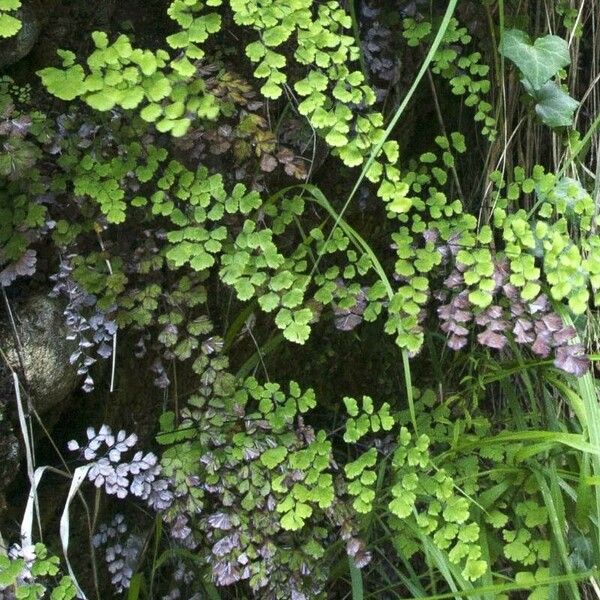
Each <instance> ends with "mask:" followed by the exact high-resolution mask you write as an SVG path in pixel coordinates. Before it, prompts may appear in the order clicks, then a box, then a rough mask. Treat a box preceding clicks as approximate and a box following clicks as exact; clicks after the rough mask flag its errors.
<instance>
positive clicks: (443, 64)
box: [402, 17, 497, 142]
mask: <svg viewBox="0 0 600 600" xmlns="http://www.w3.org/2000/svg"><path fill="white" fill-rule="evenodd" d="M402 25H403V27H404V31H403V35H404V37H405V39H406V40H407V43H408V45H409V46H419V45H420V44H421V43H423V42H431V39H432V35H431V31H432V25H431V23H430V22H429V21H418V22H417V21H416V20H415V19H412V18H407V19H404V21H403V22H402ZM470 42H471V36H470V35H469V33H468V31H467V29H466V27H462V26H460V24H459V22H458V21H457V20H456V19H455V18H454V17H453V18H452V19H450V22H449V24H448V28H447V29H446V32H445V33H444V38H443V40H442V43H441V45H440V47H439V48H438V50H437V52H436V53H435V55H434V57H433V61H432V67H431V71H432V72H433V73H435V74H436V75H440V76H441V77H443V78H444V79H446V80H447V81H448V82H449V83H450V87H451V89H452V93H453V94H455V95H456V96H465V106H469V107H473V108H474V109H475V117H474V119H475V121H476V122H480V123H481V125H482V129H481V133H482V134H483V135H484V136H485V137H486V138H487V139H488V140H489V141H490V142H493V141H494V140H495V139H496V136H497V130H496V119H495V118H494V117H493V116H492V114H491V113H492V105H491V104H490V103H489V102H488V101H487V100H485V97H486V96H487V95H488V94H489V91H490V86H491V83H490V80H489V79H488V78H487V75H488V73H489V71H490V68H489V66H488V65H485V64H482V63H481V53H479V52H472V53H470V54H467V53H463V52H461V47H463V46H464V47H466V46H467V45H468V44H469V43H470Z"/></svg>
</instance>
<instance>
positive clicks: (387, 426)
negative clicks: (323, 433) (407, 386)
mask: <svg viewBox="0 0 600 600" xmlns="http://www.w3.org/2000/svg"><path fill="white" fill-rule="evenodd" d="M344 404H345V406H346V411H347V412H348V415H349V418H348V420H347V421H346V431H345V433H344V441H345V442H347V443H353V444H355V443H356V442H358V441H359V440H360V439H361V438H363V437H364V436H366V435H368V434H370V433H373V434H376V433H379V432H380V431H391V429H392V428H393V427H394V418H393V417H392V416H391V415H390V405H389V404H388V403H387V402H385V403H383V404H382V405H381V408H380V409H379V410H377V411H376V410H375V408H374V406H373V400H372V399H371V398H369V396H363V399H362V409H359V407H358V403H357V402H356V400H355V399H354V398H344ZM376 463H377V450H376V449H375V448H370V449H369V450H367V451H366V452H364V453H363V454H361V455H360V456H359V457H358V458H357V459H356V460H354V461H353V462H349V463H347V464H346V465H345V466H344V472H345V474H346V477H347V479H348V493H349V494H350V495H351V496H354V501H353V503H352V506H353V507H354V509H355V510H356V511H357V512H359V513H369V512H371V510H372V509H373V501H374V500H375V490H374V484H375V482H376V480H377V472H376V471H375V469H374V467H375V465H376Z"/></svg>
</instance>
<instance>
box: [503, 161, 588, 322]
mask: <svg viewBox="0 0 600 600" xmlns="http://www.w3.org/2000/svg"><path fill="white" fill-rule="evenodd" d="M492 177H493V178H494V180H495V181H496V185H497V188H498V197H499V199H498V203H497V205H496V209H495V211H494V219H493V222H494V226H495V227H497V228H498V229H501V230H502V235H503V238H504V241H505V250H504V253H505V256H506V257H507V258H508V260H509V261H510V270H511V275H510V282H511V283H512V284H513V285H515V286H516V287H517V288H519V290H520V292H521V296H522V297H523V298H524V299H525V300H530V299H533V298H534V297H535V296H536V295H537V294H538V293H539V292H540V284H539V281H540V280H541V281H542V282H543V283H544V284H546V285H547V287H548V289H549V290H550V294H551V296H552V298H554V299H555V300H557V301H563V300H565V301H567V302H568V305H569V308H570V309H571V310H572V311H573V313H575V314H582V313H583V312H585V311H586V310H587V308H588V305H589V302H590V300H593V302H594V304H596V305H598V302H599V301H600V295H599V293H600V287H599V286H600V254H599V249H600V237H599V236H598V234H597V233H595V229H596V226H595V221H596V216H595V209H594V201H593V199H592V197H591V196H590V195H589V193H587V192H586V191H585V190H584V189H583V187H582V186H581V183H580V182H579V181H577V180H575V179H572V178H570V177H567V176H561V177H559V176H557V175H555V174H553V173H546V172H545V170H544V168H543V167H541V166H540V165H537V166H536V167H535V168H534V169H533V173H532V174H531V177H526V176H525V173H524V171H523V169H521V168H519V167H517V168H516V169H515V171H514V175H513V181H512V182H511V183H509V184H506V183H505V182H504V181H503V180H502V178H501V176H500V174H499V173H496V174H494V175H493V176H492ZM533 192H535V197H536V198H537V200H538V204H539V208H538V210H537V213H536V215H535V218H534V219H531V218H530V217H529V215H528V214H527V213H526V212H525V211H524V210H522V209H520V210H517V211H516V212H511V211H509V210H508V209H509V207H510V204H511V203H512V202H514V201H516V200H517V199H518V198H520V197H521V195H522V194H528V193H533ZM573 227H575V228H576V229H577V231H578V232H579V239H578V240H577V241H575V240H574V239H573V237H572V236H571V233H570V232H571V231H572V228H573ZM540 266H541V267H543V268H540ZM590 287H591V290H592V292H593V297H592V298H590V293H589V288H590Z"/></svg>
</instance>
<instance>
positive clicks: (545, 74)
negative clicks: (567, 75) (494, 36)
mask: <svg viewBox="0 0 600 600" xmlns="http://www.w3.org/2000/svg"><path fill="white" fill-rule="evenodd" d="M500 53H501V54H502V55H503V56H505V57H506V58H508V59H509V60H511V61H512V62H513V63H515V65H517V67H518V68H519V70H520V71H521V73H522V74H523V77H524V78H525V79H526V80H527V81H528V83H529V84H530V85H531V87H532V88H533V89H534V90H539V89H540V88H541V87H542V86H543V85H544V84H545V83H546V82H547V81H549V80H550V79H551V78H552V77H554V76H555V75H556V74H557V73H558V71H560V69H562V68H563V67H566V66H567V65H568V64H569V63H570V62H571V59H570V56H569V46H568V44H567V42H566V41H565V40H563V39H562V38H560V37H558V36H556V35H547V36H545V37H542V38H538V39H537V40H535V42H534V43H533V44H532V43H531V39H530V38H529V36H528V35H527V34H526V33H525V32H524V31H521V30H519V29H509V30H507V31H505V32H504V36H503V39H502V44H501V46H500Z"/></svg>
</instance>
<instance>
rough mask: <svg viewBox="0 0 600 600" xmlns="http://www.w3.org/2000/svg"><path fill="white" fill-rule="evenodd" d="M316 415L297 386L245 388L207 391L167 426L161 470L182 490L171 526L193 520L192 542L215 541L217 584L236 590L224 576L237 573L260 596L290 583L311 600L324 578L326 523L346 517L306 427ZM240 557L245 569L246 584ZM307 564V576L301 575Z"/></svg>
mask: <svg viewBox="0 0 600 600" xmlns="http://www.w3.org/2000/svg"><path fill="white" fill-rule="evenodd" d="M315 406H316V400H315V396H314V393H313V391H312V390H307V391H305V392H302V391H301V389H300V387H299V386H298V385H297V384H296V383H294V382H291V383H290V385H289V392H287V393H285V392H284V391H283V390H282V389H281V388H280V386H279V385H277V384H273V383H267V384H264V385H260V384H259V383H258V382H257V381H256V380H255V379H254V378H248V379H246V380H245V381H243V382H238V383H237V384H236V385H235V389H234V388H231V387H230V388H228V389H227V390H224V389H223V388H220V389H218V388H217V389H215V388H214V387H213V386H212V385H209V386H208V388H207V389H206V390H205V394H204V395H202V394H195V395H193V396H192V397H191V398H190V399H189V402H188V405H187V407H186V408H185V409H184V410H183V411H182V413H181V415H180V417H181V420H180V422H179V424H178V425H176V424H175V415H174V414H173V413H165V414H164V415H163V417H162V418H161V428H162V431H161V433H159V435H158V438H157V439H158V441H159V443H160V444H162V445H165V446H167V448H166V449H165V451H164V453H163V457H162V461H161V462H162V465H163V468H164V470H165V473H166V474H167V475H168V476H171V477H172V478H173V480H174V485H175V502H174V504H173V506H171V507H170V508H169V509H168V510H167V513H166V514H165V520H166V521H167V523H171V524H175V523H178V522H180V521H181V519H182V518H185V519H189V520H190V526H191V527H192V528H193V529H192V535H193V536H196V535H198V537H199V538H200V539H202V538H204V537H205V536H206V537H207V538H208V544H207V545H206V544H205V551H206V552H207V556H206V560H207V563H208V564H210V565H211V569H212V572H213V577H214V579H215V580H216V582H217V583H220V584H221V585H223V584H224V583H223V582H224V581H225V580H227V581H229V579H228V578H226V577H225V575H224V574H223V573H231V569H232V568H233V566H235V568H234V572H236V573H238V576H237V579H238V580H242V579H243V580H247V581H248V583H249V585H250V587H251V588H252V589H253V590H254V591H255V592H256V591H258V590H263V593H266V592H267V591H268V590H270V589H271V588H272V586H275V588H276V587H277V586H278V585H283V584H284V583H285V582H284V581H283V580H282V581H281V582H279V578H281V577H283V576H284V575H287V577H291V578H292V579H291V580H290V581H293V582H294V585H295V586H297V587H298V588H299V589H304V590H305V591H306V590H308V589H309V588H310V586H311V585H312V584H311V578H316V580H319V581H320V579H321V576H322V573H324V572H325V569H324V568H323V567H322V565H321V566H319V559H321V558H322V556H323V555H324V553H325V550H324V546H323V543H324V536H325V533H326V531H327V530H326V529H325V523H326V520H328V519H332V520H333V521H334V522H336V521H339V524H341V519H342V514H343V515H346V513H345V511H344V510H343V506H342V505H341V504H340V500H339V499H338V497H339V496H341V494H340V492H339V491H338V490H337V486H336V485H335V483H334V479H333V475H334V473H333V464H334V463H333V457H332V446H331V442H330V441H329V440H328V439H327V437H326V434H325V432H324V431H318V432H314V431H313V430H312V428H310V427H309V426H307V425H304V423H303V418H302V415H304V414H306V413H307V412H308V411H310V410H311V409H313V408H314V407H315ZM194 481H201V482H202V485H194V484H193V482H194ZM340 511H341V512H340ZM344 518H345V517H344ZM345 526H346V527H347V528H348V527H350V524H349V523H346V525H345ZM289 532H294V536H295V537H294V538H293V539H294V544H293V545H292V546H290V545H289V544H288V543H287V540H289V539H290V538H289V535H290V534H289ZM233 540H235V543H234V542H233ZM267 549H268V550H269V552H267ZM240 557H245V558H242V559H241V560H244V561H245V562H244V563H243V564H244V565H247V569H243V572H244V574H243V575H242V569H239V568H238V567H239V565H240V564H241V563H240V562H239V560H240ZM300 560H301V561H304V563H305V565H306V569H305V571H304V572H302V573H299V570H298V569H296V568H294V565H296V564H298V561H300ZM317 567H319V568H317ZM282 570H283V571H284V573H282V572H281V571H282ZM306 570H308V571H309V573H307V572H306ZM232 582H233V581H229V583H232ZM321 583H322V582H321ZM279 589H289V588H285V587H284V588H279ZM311 597H312V596H311ZM315 597H317V596H315Z"/></svg>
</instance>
